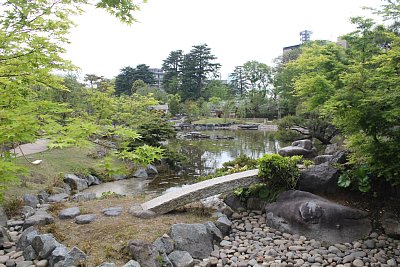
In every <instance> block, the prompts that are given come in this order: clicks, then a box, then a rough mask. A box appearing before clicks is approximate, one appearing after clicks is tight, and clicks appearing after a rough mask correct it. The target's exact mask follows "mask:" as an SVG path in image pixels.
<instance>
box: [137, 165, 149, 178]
mask: <svg viewBox="0 0 400 267" xmlns="http://www.w3.org/2000/svg"><path fill="white" fill-rule="evenodd" d="M133 177H135V178H142V179H147V178H149V175H148V174H147V172H146V169H145V168H139V169H137V170H136V171H135V173H134V174H133Z"/></svg>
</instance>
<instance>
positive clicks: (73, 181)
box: [64, 174, 88, 191]
mask: <svg viewBox="0 0 400 267" xmlns="http://www.w3.org/2000/svg"><path fill="white" fill-rule="evenodd" d="M64 182H65V183H66V184H68V185H69V186H70V187H71V189H72V190H77V191H82V190H85V189H87V188H88V183H87V181H86V179H81V178H79V177H78V176H76V175H75V174H66V175H65V176H64Z"/></svg>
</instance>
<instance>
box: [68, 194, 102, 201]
mask: <svg viewBox="0 0 400 267" xmlns="http://www.w3.org/2000/svg"><path fill="white" fill-rule="evenodd" d="M93 199H96V193H87V192H84V193H78V194H75V195H73V196H72V200H73V201H77V202H79V201H89V200H93Z"/></svg>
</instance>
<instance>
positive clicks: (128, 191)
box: [87, 130, 286, 196]
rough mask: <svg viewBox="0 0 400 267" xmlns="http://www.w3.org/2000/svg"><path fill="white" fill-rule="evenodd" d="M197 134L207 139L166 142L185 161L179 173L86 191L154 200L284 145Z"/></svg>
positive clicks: (230, 134) (248, 133) (246, 133)
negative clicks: (235, 162)
mask: <svg viewBox="0 0 400 267" xmlns="http://www.w3.org/2000/svg"><path fill="white" fill-rule="evenodd" d="M201 133H202V134H205V135H209V136H210V138H209V139H177V138H175V139H172V140H168V142H167V146H168V147H170V148H171V149H172V150H173V151H175V152H177V153H178V154H181V155H184V156H185V157H186V158H187V162H185V163H184V164H183V168H182V169H181V170H178V171H173V172H172V171H171V172H169V173H163V174H160V175H158V176H157V177H156V178H154V179H147V180H143V179H137V178H132V179H127V180H121V181H116V182H110V183H105V184H101V185H98V186H93V187H90V188H89V189H88V190H87V191H88V192H95V193H96V194H97V195H101V193H103V192H106V191H113V192H116V193H118V194H124V195H136V194H143V193H145V194H151V195H154V196H156V195H160V194H161V193H162V192H164V191H165V190H167V189H170V188H174V187H178V186H182V185H185V184H190V183H193V182H195V179H196V178H197V177H199V176H202V175H207V174H211V173H213V172H214V171H215V170H216V169H217V168H220V167H222V164H223V163H224V162H226V161H230V160H233V159H235V158H236V157H238V156H240V155H242V154H245V155H247V156H249V157H252V158H260V157H261V156H262V155H264V154H267V153H277V152H278V150H279V149H280V148H281V146H284V145H286V144H282V143H281V142H280V141H278V140H276V139H275V138H274V135H273V133H272V132H270V131H262V130H214V131H202V132H201ZM221 138H229V139H221Z"/></svg>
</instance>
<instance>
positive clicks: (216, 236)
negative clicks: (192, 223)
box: [204, 222, 224, 242]
mask: <svg viewBox="0 0 400 267" xmlns="http://www.w3.org/2000/svg"><path fill="white" fill-rule="evenodd" d="M204 225H205V226H206V227H207V230H208V231H209V232H210V233H211V235H212V238H213V240H215V241H217V242H221V241H222V239H223V238H224V235H223V234H222V233H221V230H220V229H218V227H217V226H216V225H215V224H214V223H213V222H206V223H204Z"/></svg>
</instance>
